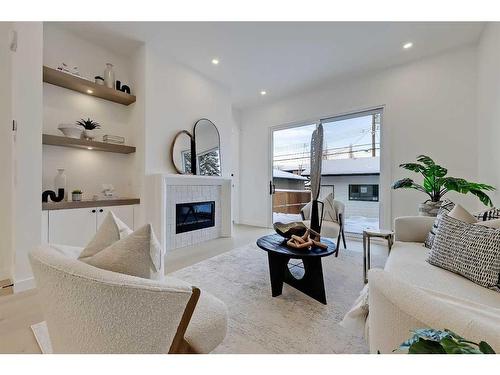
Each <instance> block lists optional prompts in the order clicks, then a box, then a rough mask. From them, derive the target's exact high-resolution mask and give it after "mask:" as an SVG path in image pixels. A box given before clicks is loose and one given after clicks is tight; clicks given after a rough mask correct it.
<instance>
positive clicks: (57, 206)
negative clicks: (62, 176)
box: [42, 198, 140, 211]
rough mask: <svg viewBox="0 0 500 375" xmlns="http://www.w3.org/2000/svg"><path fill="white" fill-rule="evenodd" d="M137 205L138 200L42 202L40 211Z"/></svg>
mask: <svg viewBox="0 0 500 375" xmlns="http://www.w3.org/2000/svg"><path fill="white" fill-rule="evenodd" d="M139 203H140V199H139V198H113V199H97V200H83V201H79V202H73V201H61V202H43V203H42V210H43V211H50V210H67V209H72V208H88V207H107V206H126V205H132V204H139Z"/></svg>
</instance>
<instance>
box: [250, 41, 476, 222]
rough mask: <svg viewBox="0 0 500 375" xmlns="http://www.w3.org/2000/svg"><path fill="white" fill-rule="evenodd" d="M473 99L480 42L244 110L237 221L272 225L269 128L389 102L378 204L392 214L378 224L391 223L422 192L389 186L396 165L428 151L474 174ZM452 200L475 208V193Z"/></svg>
mask: <svg viewBox="0 0 500 375" xmlns="http://www.w3.org/2000/svg"><path fill="white" fill-rule="evenodd" d="M475 103H476V48H475V47H474V46H471V47H464V48H461V49H457V50H453V51H450V52H448V53H444V54H441V55H438V56H434V57H431V58H427V59H423V60H419V61H416V62H413V63H410V64H407V65H402V66H396V67H393V68H390V69H386V70H383V71H380V72H375V73H372V74H367V75H364V76H361V77H358V78H356V79H350V80H348V81H341V82H332V83H331V84H330V85H328V86H325V88H323V89H318V90H316V91H312V92H307V93H303V94H301V95H297V96H292V97H289V98H286V99H283V100H279V101H277V102H275V103H272V104H269V105H264V106H261V107H257V108H252V109H247V110H243V111H242V114H241V139H242V140H243V141H242V142H241V144H240V147H241V151H240V158H241V159H240V172H241V176H240V184H241V207H240V221H241V222H242V223H248V224H253V225H264V226H265V225H269V224H270V223H269V221H270V214H269V210H270V200H269V194H268V183H269V182H268V179H269V176H270V171H269V169H270V162H269V158H270V147H269V128H270V127H273V126H279V125H283V124H287V123H296V122H301V121H307V120H310V119H317V118H320V117H327V116H331V115H337V114H342V113H347V112H353V111H358V110H362V109H366V108H372V107H375V106H380V105H383V106H385V108H384V115H383V124H382V137H381V138H382V139H381V141H382V159H381V164H382V171H381V199H382V202H380V205H381V207H380V208H381V210H382V211H383V212H386V213H387V215H386V216H385V217H383V219H384V221H383V222H382V224H381V225H382V226H385V227H388V226H390V225H391V222H392V219H393V218H394V217H397V216H400V215H412V214H416V213H417V204H418V203H420V202H422V201H424V200H425V197H424V196H423V195H421V194H419V193H418V192H413V191H390V190H389V188H388V187H389V186H390V183H391V182H392V181H393V180H394V179H397V178H401V177H403V176H406V175H408V173H405V172H404V171H402V170H400V169H399V168H398V167H397V166H398V164H400V163H401V162H405V161H412V160H414V158H415V157H416V156H417V155H419V154H428V155H430V156H431V157H433V158H435V160H436V161H437V162H439V163H441V164H443V165H444V166H446V167H448V169H449V173H450V175H452V176H456V177H464V178H468V179H473V180H474V179H476V178H477V162H478V156H477V132H476V126H475V123H476V111H475ZM384 188H385V191H386V196H384ZM243 197H244V198H243ZM450 198H452V199H454V200H456V201H457V202H462V203H463V204H464V205H465V206H466V207H469V208H472V209H474V208H477V203H476V200H475V198H472V197H461V196H457V195H455V194H453V193H452V194H450Z"/></svg>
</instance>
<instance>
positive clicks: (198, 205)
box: [175, 201, 215, 234]
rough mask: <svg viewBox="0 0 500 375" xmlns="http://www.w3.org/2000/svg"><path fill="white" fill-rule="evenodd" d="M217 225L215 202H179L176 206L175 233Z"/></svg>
mask: <svg viewBox="0 0 500 375" xmlns="http://www.w3.org/2000/svg"><path fill="white" fill-rule="evenodd" d="M214 226H215V202H214V201H211V202H194V203H177V204H176V206H175V233H177V234H178V233H184V232H190V231H192V230H197V229H203V228H210V227H214Z"/></svg>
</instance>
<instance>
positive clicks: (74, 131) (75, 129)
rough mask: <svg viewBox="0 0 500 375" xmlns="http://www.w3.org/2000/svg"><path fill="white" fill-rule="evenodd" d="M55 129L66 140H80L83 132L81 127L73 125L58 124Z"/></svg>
mask: <svg viewBox="0 0 500 375" xmlns="http://www.w3.org/2000/svg"><path fill="white" fill-rule="evenodd" d="M57 129H59V130H60V131H61V132H62V133H63V134H64V135H65V136H66V137H68V138H80V137H81V136H82V132H83V129H82V128H81V127H79V126H76V125H73V124H60V125H59V126H58V127H57Z"/></svg>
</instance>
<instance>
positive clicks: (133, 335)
mask: <svg viewBox="0 0 500 375" xmlns="http://www.w3.org/2000/svg"><path fill="white" fill-rule="evenodd" d="M30 261H31V265H32V268H33V273H34V276H35V280H36V283H37V288H38V293H39V294H38V295H39V302H40V304H41V307H42V310H43V313H44V317H45V320H46V323H47V327H48V331H49V335H50V340H51V344H52V348H53V351H54V353H208V352H210V351H212V350H213V349H214V348H215V347H217V346H218V345H219V344H220V343H221V342H222V340H223V339H224V337H225V335H226V326H227V311H226V306H225V305H224V303H223V302H221V301H219V300H218V299H216V298H215V297H213V296H211V295H210V294H208V293H206V292H203V291H200V290H199V289H198V288H195V287H192V286H191V285H189V284H187V283H185V282H184V281H181V280H178V279H175V278H171V277H166V278H165V280H163V281H155V280H149V279H142V278H139V277H134V276H129V275H124V274H120V273H115V272H111V271H106V270H102V269H99V268H96V267H93V266H91V265H88V264H86V263H83V262H81V261H78V260H77V259H74V257H70V256H67V255H65V254H63V253H61V251H60V250H58V249H56V248H54V247H50V246H41V247H39V248H38V249H36V250H34V251H32V252H31V253H30Z"/></svg>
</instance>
